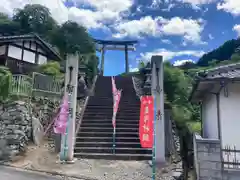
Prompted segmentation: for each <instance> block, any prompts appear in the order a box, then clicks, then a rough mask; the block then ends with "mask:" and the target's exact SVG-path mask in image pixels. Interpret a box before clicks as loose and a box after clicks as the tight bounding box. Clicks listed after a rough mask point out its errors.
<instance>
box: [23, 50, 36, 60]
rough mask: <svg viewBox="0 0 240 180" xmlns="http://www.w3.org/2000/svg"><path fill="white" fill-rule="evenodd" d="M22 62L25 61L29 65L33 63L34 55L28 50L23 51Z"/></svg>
mask: <svg viewBox="0 0 240 180" xmlns="http://www.w3.org/2000/svg"><path fill="white" fill-rule="evenodd" d="M23 61H26V62H29V63H35V53H33V52H30V51H28V50H24V53H23Z"/></svg>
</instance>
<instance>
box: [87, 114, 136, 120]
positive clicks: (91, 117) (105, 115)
mask: <svg viewBox="0 0 240 180" xmlns="http://www.w3.org/2000/svg"><path fill="white" fill-rule="evenodd" d="M97 118H99V119H101V120H104V119H111V118H112V115H111V114H87V115H84V116H83V119H88V120H90V119H97ZM116 119H125V120H129V119H136V120H138V119H139V116H137V115H132V116H129V115H124V114H120V115H118V114H117V116H116Z"/></svg>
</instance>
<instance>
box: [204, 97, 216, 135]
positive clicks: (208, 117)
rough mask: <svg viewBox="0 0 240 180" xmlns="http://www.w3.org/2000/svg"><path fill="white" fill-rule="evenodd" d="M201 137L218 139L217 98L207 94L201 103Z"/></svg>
mask: <svg viewBox="0 0 240 180" xmlns="http://www.w3.org/2000/svg"><path fill="white" fill-rule="evenodd" d="M202 119H203V137H204V138H210V139H218V119H217V99H216V95H214V94H209V95H208V96H206V98H205V99H204V101H203V103H202Z"/></svg>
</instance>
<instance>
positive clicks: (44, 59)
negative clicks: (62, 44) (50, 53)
mask: <svg viewBox="0 0 240 180" xmlns="http://www.w3.org/2000/svg"><path fill="white" fill-rule="evenodd" d="M45 63H47V57H46V56H42V55H40V54H39V56H38V64H45Z"/></svg>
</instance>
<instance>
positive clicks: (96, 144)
mask: <svg viewBox="0 0 240 180" xmlns="http://www.w3.org/2000/svg"><path fill="white" fill-rule="evenodd" d="M115 145H116V147H117V148H141V144H140V142H138V143H137V142H116V143H115ZM75 146H76V147H103V148H105V147H107V148H112V147H113V142H104V141H103V142H100V141H96V142H87V141H85V142H76V145H75Z"/></svg>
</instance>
